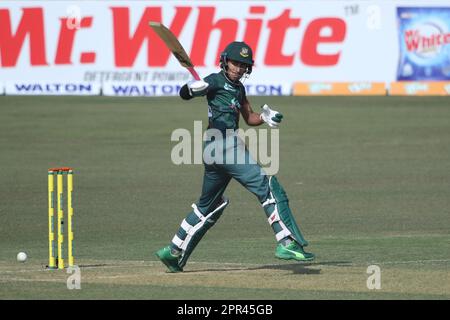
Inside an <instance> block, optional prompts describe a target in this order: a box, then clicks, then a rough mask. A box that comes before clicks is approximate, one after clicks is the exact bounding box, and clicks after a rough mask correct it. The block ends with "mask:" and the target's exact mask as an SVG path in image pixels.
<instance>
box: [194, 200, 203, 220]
mask: <svg viewBox="0 0 450 320" xmlns="http://www.w3.org/2000/svg"><path fill="white" fill-rule="evenodd" d="M191 207H192V209H194V213H195V215H196V216H197V217H198V218H199V219H200V221H203V220H205V216H204V215H203V214H202V213H201V212H200V210H198V207H197V205H196V204H195V203H193V204H192V206H191Z"/></svg>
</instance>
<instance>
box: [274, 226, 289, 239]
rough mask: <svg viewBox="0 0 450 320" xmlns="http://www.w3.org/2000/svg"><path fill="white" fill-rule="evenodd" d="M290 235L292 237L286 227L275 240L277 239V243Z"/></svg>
mask: <svg viewBox="0 0 450 320" xmlns="http://www.w3.org/2000/svg"><path fill="white" fill-rule="evenodd" d="M290 235H291V232H290V231H289V229H288V228H286V227H284V228H283V229H282V230H281V231H280V232H278V233H277V234H276V235H275V238H277V241H280V240H281V239H284V238H286V237H288V236H290Z"/></svg>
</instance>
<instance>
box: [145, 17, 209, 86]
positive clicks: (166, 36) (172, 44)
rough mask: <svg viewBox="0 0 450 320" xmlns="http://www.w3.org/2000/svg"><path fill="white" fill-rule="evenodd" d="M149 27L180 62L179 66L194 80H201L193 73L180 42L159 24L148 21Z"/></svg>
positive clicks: (190, 63) (191, 65)
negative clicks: (186, 70)
mask: <svg viewBox="0 0 450 320" xmlns="http://www.w3.org/2000/svg"><path fill="white" fill-rule="evenodd" d="M149 25H150V27H151V28H152V29H153V30H154V31H155V32H156V34H157V35H158V36H159V37H160V38H161V40H163V41H164V43H165V44H166V46H167V47H168V48H169V49H170V51H172V53H173V55H174V56H175V58H177V60H178V62H180V64H181V65H182V66H183V67H185V68H186V69H188V71H189V72H190V73H191V74H192V76H193V77H194V79H195V80H201V79H200V76H199V75H198V73H197V71H195V69H194V65H193V64H192V61H191V59H190V58H189V56H188V54H187V53H186V51H185V50H184V48H183V46H182V45H181V43H180V41H178V39H177V37H175V35H174V34H173V33H172V31H170V30H169V29H168V28H166V27H165V26H164V25H163V24H162V23H160V22H155V21H150V22H149Z"/></svg>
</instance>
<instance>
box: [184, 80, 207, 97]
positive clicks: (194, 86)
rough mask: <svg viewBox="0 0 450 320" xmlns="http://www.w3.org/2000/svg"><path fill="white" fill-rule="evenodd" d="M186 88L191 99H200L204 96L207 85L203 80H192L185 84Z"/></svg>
mask: <svg viewBox="0 0 450 320" xmlns="http://www.w3.org/2000/svg"><path fill="white" fill-rule="evenodd" d="M187 86H188V89H189V94H190V95H191V96H192V97H201V96H204V95H205V94H206V92H207V89H208V87H209V84H208V82H205V81H203V80H192V81H189V82H188V83H187Z"/></svg>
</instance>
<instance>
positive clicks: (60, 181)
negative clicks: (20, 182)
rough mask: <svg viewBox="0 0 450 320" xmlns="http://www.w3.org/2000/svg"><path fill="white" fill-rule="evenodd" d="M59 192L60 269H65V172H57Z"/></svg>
mask: <svg viewBox="0 0 450 320" xmlns="http://www.w3.org/2000/svg"><path fill="white" fill-rule="evenodd" d="M57 194H58V269H64V258H63V257H64V256H63V243H64V209H63V173H62V171H58V173H57Z"/></svg>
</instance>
